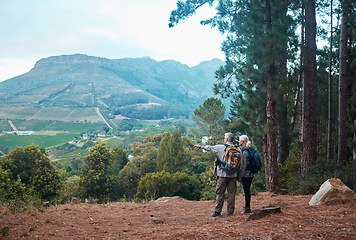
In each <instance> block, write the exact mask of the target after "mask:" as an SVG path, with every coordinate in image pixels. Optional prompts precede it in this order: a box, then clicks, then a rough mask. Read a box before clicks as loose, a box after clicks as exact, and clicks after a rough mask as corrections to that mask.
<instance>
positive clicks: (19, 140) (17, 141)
mask: <svg viewBox="0 0 356 240" xmlns="http://www.w3.org/2000/svg"><path fill="white" fill-rule="evenodd" d="M76 136H78V134H76V133H61V134H56V135H54V136H50V135H37V134H34V135H30V136H14V135H2V136H0V144H1V145H3V146H9V147H12V148H15V147H16V146H19V147H25V146H28V145H30V144H32V143H34V144H36V145H38V146H39V147H44V148H48V147H51V146H55V145H58V144H64V143H67V142H69V141H71V140H73V138H74V137H76Z"/></svg>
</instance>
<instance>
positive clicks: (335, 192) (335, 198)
mask: <svg viewBox="0 0 356 240" xmlns="http://www.w3.org/2000/svg"><path fill="white" fill-rule="evenodd" d="M354 194H355V192H354V191H352V190H351V189H350V188H349V187H348V186H346V185H345V184H344V183H343V182H342V181H341V180H340V179H338V178H330V179H328V180H327V181H326V182H324V183H323V184H322V185H321V186H320V189H319V191H317V192H316V193H315V194H314V196H313V197H312V198H311V199H310V201H309V205H310V206H313V205H320V204H332V203H345V202H348V201H352V200H353V198H354Z"/></svg>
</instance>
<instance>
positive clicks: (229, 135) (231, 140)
mask: <svg viewBox="0 0 356 240" xmlns="http://www.w3.org/2000/svg"><path fill="white" fill-rule="evenodd" d="M225 138H227V141H228V142H233V141H234V134H232V133H231V132H228V133H225Z"/></svg>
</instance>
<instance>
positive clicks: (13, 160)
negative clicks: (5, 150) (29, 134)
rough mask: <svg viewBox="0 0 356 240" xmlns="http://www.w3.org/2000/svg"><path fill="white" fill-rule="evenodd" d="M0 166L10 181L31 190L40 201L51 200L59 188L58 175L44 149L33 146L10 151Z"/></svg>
mask: <svg viewBox="0 0 356 240" xmlns="http://www.w3.org/2000/svg"><path fill="white" fill-rule="evenodd" d="M0 166H1V167H2V168H3V169H4V170H5V171H6V172H8V174H9V175H8V176H9V179H10V181H13V182H15V181H17V182H18V183H19V184H24V186H25V187H26V188H27V189H33V190H34V193H37V194H39V196H40V197H41V198H42V199H45V200H51V199H53V198H54V197H55V196H57V194H58V191H59V190H60V188H61V184H60V178H59V174H58V172H57V171H56V170H55V168H54V166H53V165H52V164H51V161H50V159H49V157H48V156H47V154H46V153H45V149H44V148H41V149H39V148H38V146H37V145H35V144H31V145H29V146H26V147H24V148H23V147H16V148H15V149H14V150H11V151H10V152H9V154H8V155H6V156H5V158H4V160H3V161H2V162H1V163H0Z"/></svg>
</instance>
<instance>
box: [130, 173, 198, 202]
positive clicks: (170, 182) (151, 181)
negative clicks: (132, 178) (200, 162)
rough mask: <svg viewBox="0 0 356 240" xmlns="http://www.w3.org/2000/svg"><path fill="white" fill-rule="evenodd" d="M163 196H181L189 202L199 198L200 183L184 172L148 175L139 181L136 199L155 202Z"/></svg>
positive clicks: (194, 177)
mask: <svg viewBox="0 0 356 240" xmlns="http://www.w3.org/2000/svg"><path fill="white" fill-rule="evenodd" d="M163 196H181V197H183V198H186V199H190V200H198V199H199V198H200V181H199V179H198V178H197V177H196V176H195V175H193V176H190V175H189V174H187V173H186V172H180V171H178V172H175V173H169V172H165V171H162V172H158V173H148V174H146V175H145V177H143V178H142V179H141V180H140V183H139V185H138V189H137V193H136V194H135V197H136V198H139V199H152V200H155V199H157V198H159V197H163Z"/></svg>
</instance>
